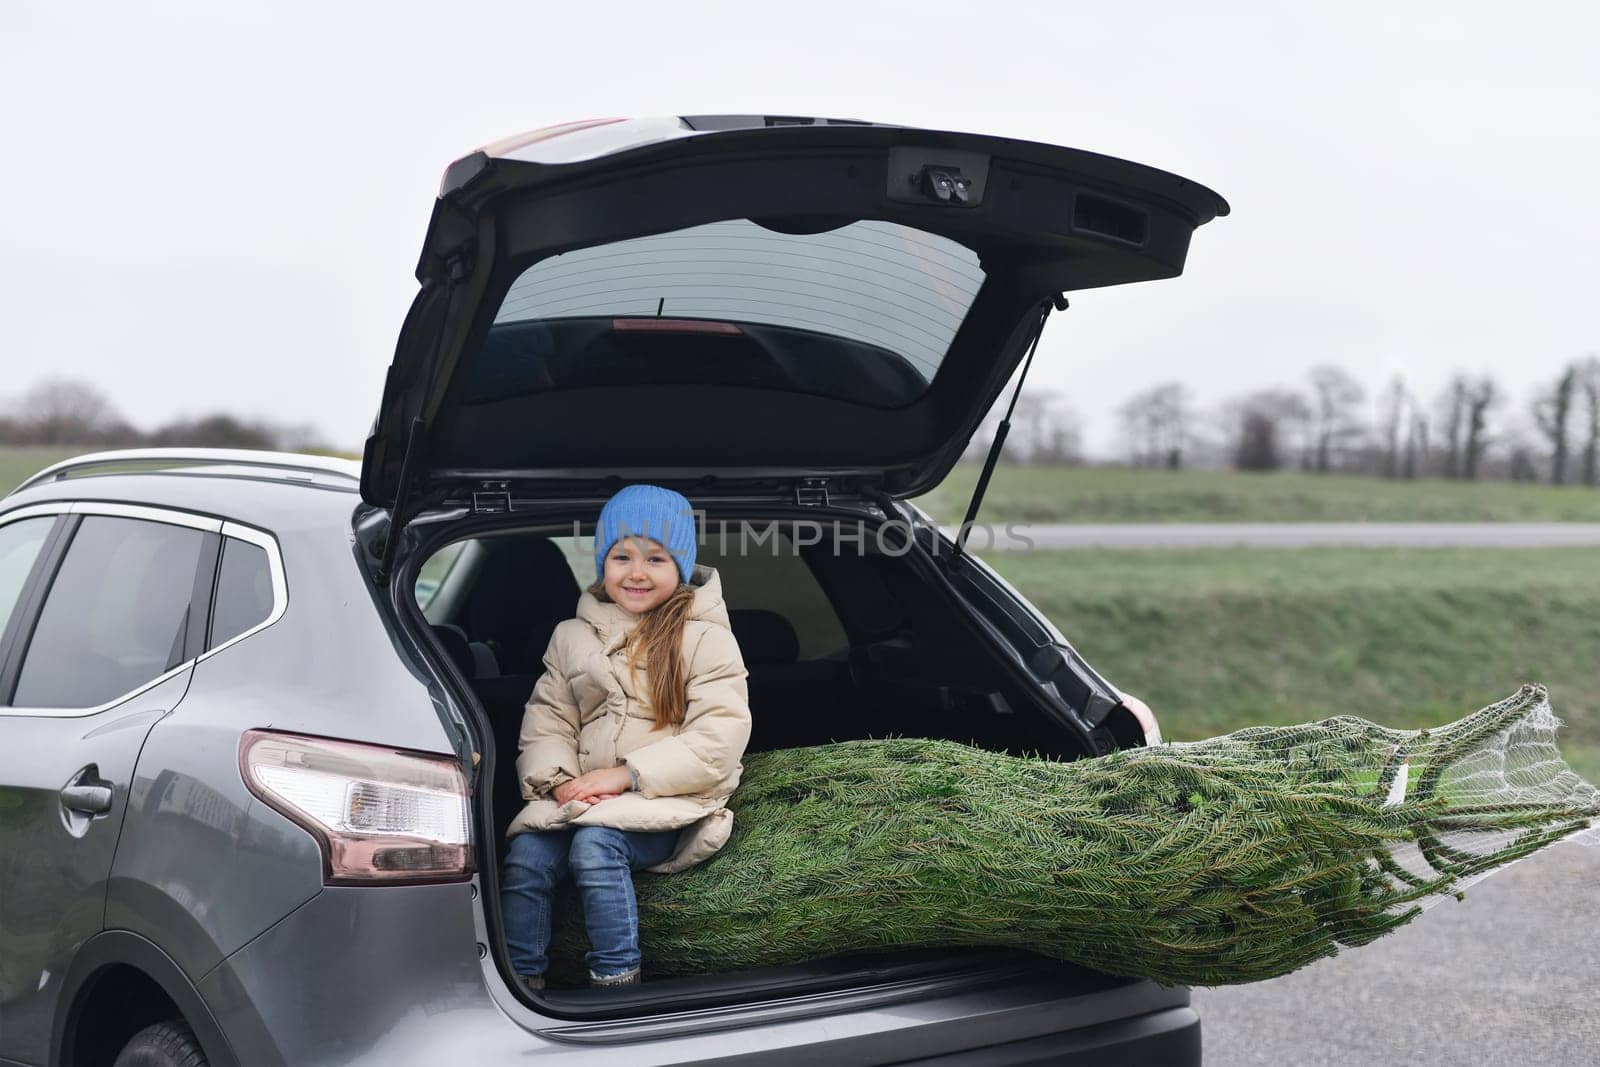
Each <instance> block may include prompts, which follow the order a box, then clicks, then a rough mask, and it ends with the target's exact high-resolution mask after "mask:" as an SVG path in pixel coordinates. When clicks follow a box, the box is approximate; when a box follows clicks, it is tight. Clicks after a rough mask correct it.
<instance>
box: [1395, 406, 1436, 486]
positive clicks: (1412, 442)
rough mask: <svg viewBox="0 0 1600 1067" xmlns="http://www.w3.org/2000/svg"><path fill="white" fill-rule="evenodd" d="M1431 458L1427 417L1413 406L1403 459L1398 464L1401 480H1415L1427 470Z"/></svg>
mask: <svg viewBox="0 0 1600 1067" xmlns="http://www.w3.org/2000/svg"><path fill="white" fill-rule="evenodd" d="M1430 457H1431V453H1430V450H1429V448H1428V416H1427V415H1425V414H1423V413H1422V412H1421V411H1418V410H1416V408H1415V406H1413V408H1412V411H1411V425H1410V427H1409V428H1408V429H1407V431H1406V450H1405V458H1404V459H1403V460H1402V461H1401V464H1400V476H1401V477H1402V478H1415V477H1416V476H1417V474H1418V473H1419V472H1425V471H1426V470H1427V469H1428V461H1429V459H1430Z"/></svg>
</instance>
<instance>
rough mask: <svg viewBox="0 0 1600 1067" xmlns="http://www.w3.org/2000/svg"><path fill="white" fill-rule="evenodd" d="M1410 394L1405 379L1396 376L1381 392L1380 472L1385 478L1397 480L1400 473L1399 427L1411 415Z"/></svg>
mask: <svg viewBox="0 0 1600 1067" xmlns="http://www.w3.org/2000/svg"><path fill="white" fill-rule="evenodd" d="M1411 406H1412V405H1411V392H1410V390H1408V389H1407V388H1406V382H1405V379H1404V378H1402V377H1401V376H1400V375H1398V374H1396V375H1395V376H1394V378H1393V379H1392V380H1391V381H1390V382H1389V387H1388V388H1387V389H1385V390H1384V392H1383V400H1382V401H1381V402H1380V404H1379V408H1378V420H1379V422H1380V423H1381V425H1382V426H1383V459H1382V471H1383V476H1384V477H1385V478H1398V477H1400V471H1401V465H1402V460H1401V427H1402V426H1405V425H1406V424H1407V423H1408V422H1409V421H1410V419H1409V417H1408V416H1409V415H1410V414H1411Z"/></svg>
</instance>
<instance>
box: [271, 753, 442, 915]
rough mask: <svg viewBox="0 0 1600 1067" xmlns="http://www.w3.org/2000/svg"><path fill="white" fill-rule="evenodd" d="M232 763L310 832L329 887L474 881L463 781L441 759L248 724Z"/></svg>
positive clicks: (289, 816) (286, 813)
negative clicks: (317, 845) (250, 727)
mask: <svg viewBox="0 0 1600 1067" xmlns="http://www.w3.org/2000/svg"><path fill="white" fill-rule="evenodd" d="M239 769H240V771H241V772H242V773H243V774H244V781H245V785H246V786H247V787H248V788H249V789H250V792H252V793H254V794H255V795H256V796H257V797H259V798H260V799H261V800H262V801H263V802H264V803H266V804H267V805H268V806H270V807H272V808H273V809H274V810H276V811H278V812H280V813H281V814H283V815H284V816H285V817H287V818H289V819H292V820H293V821H294V822H296V823H299V824H300V825H301V826H303V827H305V828H306V829H307V830H308V831H310V832H311V834H312V836H314V837H316V839H317V841H318V842H319V843H320V844H321V845H322V866H323V880H324V881H325V882H326V883H327V884H329V885H414V884H417V883H420V882H459V881H464V880H466V879H468V878H470V877H472V874H473V865H472V844H471V839H470V837H469V835H468V826H467V823H468V818H467V814H468V810H469V806H470V805H469V802H468V793H467V780H466V776H465V775H464V774H462V772H461V767H460V765H459V764H458V763H457V762H456V761H455V760H454V759H452V758H450V757H448V756H438V755H429V754H427V753H421V752H407V751H404V750H401V749H395V748H389V747H386V746H383V745H363V744H356V743H355V742H353V741H333V740H329V739H327V738H322V737H306V736H303V735H301V734H286V733H277V732H275V731H271V730H249V731H246V733H245V735H244V739H243V740H242V741H241V742H240V745H239Z"/></svg>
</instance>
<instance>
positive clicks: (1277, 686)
mask: <svg viewBox="0 0 1600 1067" xmlns="http://www.w3.org/2000/svg"><path fill="white" fill-rule="evenodd" d="M985 558H986V559H987V560H988V562H989V563H990V564H991V565H992V566H994V567H995V568H996V569H997V570H999V571H1000V572H1001V573H1002V574H1004V575H1005V576H1006V578H1007V579H1009V580H1010V581H1011V582H1012V583H1013V584H1015V585H1016V586H1017V587H1018V588H1019V589H1020V590H1021V591H1022V592H1023V593H1024V594H1026V595H1027V596H1028V597H1029V599H1031V600H1032V601H1033V602H1034V603H1035V604H1037V605H1038V606H1039V607H1040V608H1041V609H1043V610H1044V611H1045V612H1046V613H1047V614H1048V615H1049V616H1050V618H1051V619H1052V620H1054V621H1055V623H1056V625H1057V626H1059V627H1060V628H1061V630H1062V631H1063V632H1064V633H1065V634H1066V635H1067V636H1068V638H1069V639H1070V640H1072V642H1073V643H1074V645H1076V646H1077V648H1078V649H1079V651H1081V652H1082V653H1083V654H1084V656H1086V657H1087V658H1088V659H1089V661H1090V662H1091V663H1093V664H1094V665H1095V667H1096V668H1097V669H1098V670H1100V671H1101V673H1103V674H1105V675H1106V676H1107V677H1108V678H1110V679H1111V680H1112V681H1113V682H1114V683H1115V684H1116V685H1118V686H1119V687H1121V688H1123V689H1126V690H1127V691H1129V692H1131V693H1135V694H1137V695H1139V696H1141V697H1143V698H1144V699H1145V700H1147V701H1148V702H1149V703H1150V705H1151V707H1152V708H1154V709H1155V711H1156V714H1157V716H1158V717H1159V718H1160V720H1161V726H1162V731H1163V733H1164V734H1165V735H1166V736H1167V737H1168V738H1170V739H1173V740H1185V739H1198V738H1203V737H1210V736H1213V735H1215V734H1220V733H1225V732H1228V731H1232V730H1236V729H1239V728H1241V727H1244V726H1250V725H1255V724H1261V723H1266V724H1289V723H1295V722H1302V721H1305V720H1308V719H1316V718H1323V717H1325V716H1328V715H1335V714H1351V715H1359V716H1362V717H1363V718H1367V719H1372V720H1374V721H1376V722H1379V723H1382V724H1384V725H1386V726H1392V727H1397V728H1405V729H1416V728H1419V727H1423V726H1433V725H1437V724H1439V723H1443V722H1446V721H1448V720H1451V719H1456V718H1459V717H1460V716H1462V715H1464V714H1466V713H1467V712H1470V711H1474V710H1476V709H1478V708H1479V707H1482V706H1483V705H1485V704H1488V703H1490V702H1492V701H1494V700H1498V699H1500V698H1501V697H1504V696H1506V695H1508V694H1510V693H1512V692H1513V691H1515V690H1516V688H1517V686H1519V685H1520V684H1522V683H1523V682H1543V683H1545V684H1546V685H1548V686H1549V688H1550V698H1551V703H1552V705H1553V706H1554V707H1555V710H1556V714H1557V715H1559V716H1560V717H1561V718H1562V719H1563V720H1565V723H1566V726H1565V727H1564V729H1563V733H1562V747H1563V750H1565V751H1568V752H1569V754H1570V755H1571V757H1572V761H1573V763H1574V765H1575V766H1576V767H1577V768H1578V769H1579V770H1580V771H1581V772H1582V773H1584V774H1585V775H1586V776H1587V777H1589V778H1590V779H1591V780H1600V610H1597V608H1600V549H1537V550H1529V549H1457V550H1451V549H1305V550H1281V549H1280V550H1273V551H1255V552H1252V551H1250V550H1248V549H1222V550H1205V551H1182V552H1177V551H1174V552H1116V551H1072V552H1044V551H1041V552H1029V553H991V554H989V555H988V556H986V557H985Z"/></svg>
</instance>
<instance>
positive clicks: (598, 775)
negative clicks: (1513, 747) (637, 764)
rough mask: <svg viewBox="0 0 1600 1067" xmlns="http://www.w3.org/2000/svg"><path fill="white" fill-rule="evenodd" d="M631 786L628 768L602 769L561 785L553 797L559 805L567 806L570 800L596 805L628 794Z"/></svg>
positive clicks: (581, 775)
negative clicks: (619, 795)
mask: <svg viewBox="0 0 1600 1067" xmlns="http://www.w3.org/2000/svg"><path fill="white" fill-rule="evenodd" d="M631 785H633V779H632V778H631V777H630V776H629V775H628V768H626V767H602V768H599V769H597V770H592V771H590V772H588V773H587V774H580V775H579V776H578V777H576V778H574V779H572V780H571V781H570V782H563V783H561V784H560V785H559V786H557V787H556V789H555V791H554V792H553V793H552V794H551V795H552V796H554V797H555V800H556V803H557V804H565V803H567V802H568V801H569V800H581V801H583V802H584V803H585V804H594V803H597V802H598V801H601V800H605V799H607V798H609V797H614V796H616V795H617V794H618V793H623V792H626V791H627V790H628V788H629V787H630V786H631Z"/></svg>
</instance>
